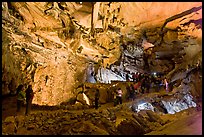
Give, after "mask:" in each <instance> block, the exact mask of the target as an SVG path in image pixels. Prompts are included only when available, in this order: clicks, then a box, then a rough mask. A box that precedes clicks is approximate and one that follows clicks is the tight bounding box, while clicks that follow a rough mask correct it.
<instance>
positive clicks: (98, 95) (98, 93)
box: [95, 89, 100, 109]
mask: <svg viewBox="0 0 204 137" xmlns="http://www.w3.org/2000/svg"><path fill="white" fill-rule="evenodd" d="M99 97H100V92H99V90H98V89H96V92H95V109H98V101H99Z"/></svg>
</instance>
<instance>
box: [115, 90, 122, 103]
mask: <svg viewBox="0 0 204 137" xmlns="http://www.w3.org/2000/svg"><path fill="white" fill-rule="evenodd" d="M122 94H123V92H122V90H121V88H118V90H117V96H116V99H117V103H119V104H122Z"/></svg>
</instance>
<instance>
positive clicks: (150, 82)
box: [126, 72, 169, 100]
mask: <svg viewBox="0 0 204 137" xmlns="http://www.w3.org/2000/svg"><path fill="white" fill-rule="evenodd" d="M126 80H127V81H129V82H130V83H129V84H128V85H127V87H126V89H127V92H128V93H129V97H128V99H130V100H134V99H135V96H136V94H141V93H142V94H144V93H149V90H150V88H151V87H153V86H155V87H156V91H157V92H158V91H160V88H161V87H162V86H164V87H165V90H166V92H169V82H168V80H167V78H166V77H165V78H164V79H162V78H161V77H157V76H154V75H148V74H147V73H139V72H136V73H132V79H130V76H129V74H128V73H127V75H126Z"/></svg>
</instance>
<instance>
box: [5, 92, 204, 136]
mask: <svg viewBox="0 0 204 137" xmlns="http://www.w3.org/2000/svg"><path fill="white" fill-rule="evenodd" d="M154 94H158V93H154ZM161 94H166V93H164V92H161ZM150 95H151V93H150V94H149V96H150ZM152 95H153V93H152ZM146 96H147V95H145V94H143V95H141V96H139V97H138V99H140V98H143V97H146ZM16 101H17V100H16V96H10V97H7V98H6V99H3V100H2V120H5V118H6V117H8V116H16V115H24V113H25V107H23V108H22V110H21V112H19V113H17V112H16ZM130 103H131V102H130V101H124V102H123V104H122V105H118V106H117V107H123V108H124V109H125V107H127V106H128V104H130ZM200 106H201V108H202V103H200ZM113 107H114V106H113V103H107V104H104V105H100V107H99V109H98V110H95V109H94V108H91V109H88V110H87V111H100V110H103V109H107V108H113ZM37 111H43V112H46V111H47V110H38V109H35V108H33V109H32V112H31V113H35V112H37ZM70 111H74V112H76V113H81V112H82V110H70ZM160 116H161V118H162V119H163V120H164V121H167V120H170V122H169V123H168V124H165V125H163V126H162V127H161V128H159V129H158V130H156V131H152V132H150V133H147V134H146V135H201V134H202V110H200V111H197V109H196V108H189V109H187V110H183V111H180V112H178V113H176V114H173V115H172V114H162V115H160ZM119 122H120V121H119Z"/></svg>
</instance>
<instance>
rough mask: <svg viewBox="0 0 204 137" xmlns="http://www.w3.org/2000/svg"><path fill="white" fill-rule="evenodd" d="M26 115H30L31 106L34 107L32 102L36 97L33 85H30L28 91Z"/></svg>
mask: <svg viewBox="0 0 204 137" xmlns="http://www.w3.org/2000/svg"><path fill="white" fill-rule="evenodd" d="M25 92H26V113H25V114H26V115H28V114H30V110H31V106H32V100H33V97H34V92H33V89H32V85H29V86H28V88H27V89H26V91H25Z"/></svg>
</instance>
